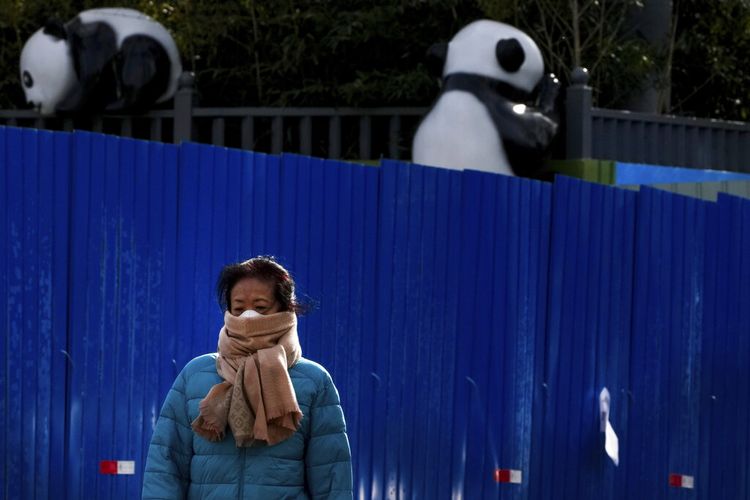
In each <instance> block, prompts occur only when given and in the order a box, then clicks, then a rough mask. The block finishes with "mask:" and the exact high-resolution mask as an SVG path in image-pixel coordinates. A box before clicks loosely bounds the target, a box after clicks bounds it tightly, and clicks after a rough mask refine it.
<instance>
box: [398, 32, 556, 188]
mask: <svg viewBox="0 0 750 500" xmlns="http://www.w3.org/2000/svg"><path fill="white" fill-rule="evenodd" d="M430 55H431V56H432V57H433V58H437V59H439V62H440V63H441V64H442V77H443V85H442V89H441V92H440V95H439V96H438V98H437V100H436V102H435V103H434V104H433V106H432V108H431V109H430V111H429V112H428V113H427V115H426V116H425V117H424V119H423V120H422V121H421V122H420V124H419V127H418V128H417V132H416V134H415V136H414V140H413V144H412V161H413V162H414V163H419V164H422V165H432V166H439V167H448V168H453V169H459V170H460V169H472V170H480V171H485V172H494V173H499V174H505V175H517V176H524V177H531V176H534V174H535V173H536V171H537V170H538V169H539V167H540V166H541V165H540V164H541V161H542V159H543V156H544V155H545V154H546V151H547V149H548V147H549V145H550V143H551V142H552V139H553V138H554V135H555V133H556V132H557V118H556V116H555V113H554V101H555V99H556V97H557V93H558V89H559V83H558V81H557V79H556V78H555V77H554V75H551V74H550V75H546V76H545V75H544V62H543V60H542V54H541V52H540V50H539V48H538V47H537V45H536V44H535V43H534V41H533V40H532V39H531V38H530V37H529V36H528V35H526V34H525V33H524V32H522V31H520V30H519V29H517V28H515V27H513V26H510V25H508V24H504V23H500V22H497V21H491V20H478V21H474V22H472V23H470V24H468V25H467V26H465V27H464V28H463V29H461V30H460V31H459V32H458V33H457V34H456V35H455V36H454V37H453V38H452V39H451V41H450V42H449V43H448V44H447V45H446V44H436V45H433V46H432V47H431V48H430Z"/></svg>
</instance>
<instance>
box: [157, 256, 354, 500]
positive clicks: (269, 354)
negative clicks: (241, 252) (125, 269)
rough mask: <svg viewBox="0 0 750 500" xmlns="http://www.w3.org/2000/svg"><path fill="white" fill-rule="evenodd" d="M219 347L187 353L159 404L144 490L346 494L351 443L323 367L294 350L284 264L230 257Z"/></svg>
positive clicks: (186, 494)
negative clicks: (195, 354) (189, 355)
mask: <svg viewBox="0 0 750 500" xmlns="http://www.w3.org/2000/svg"><path fill="white" fill-rule="evenodd" d="M217 291H218V295H219V303H220V305H221V306H222V310H224V311H225V313H224V327H223V328H222V329H221V330H220V332H219V341H218V352H217V353H212V354H205V355H203V356H199V357H197V358H195V359H193V360H192V361H190V362H189V363H188V364H187V365H186V366H185V368H183V370H182V372H181V373H180V374H179V375H178V377H177V379H176V380H175V382H174V384H173V385H172V388H171V390H170V391H169V394H167V398H166V400H165V402H164V405H163V407H162V410H161V415H160V416H159V420H158V421H157V423H156V428H155V429H154V435H153V437H152V438H151V444H150V446H149V450H148V458H147V460H146V471H145V475H144V480H143V498H169V499H172V498H174V499H177V498H216V499H225V498H254V499H264V500H265V499H274V498H337V499H338V498H351V497H352V472H351V454H350V451H349V441H348V439H347V436H346V426H345V423H344V415H343V413H342V411H341V406H340V403H339V396H338V392H337V390H336V387H335V386H334V385H333V381H332V380H331V377H330V375H329V374H328V372H326V370H325V369H324V368H323V367H322V366H320V365H318V364H316V363H314V362H312V361H309V360H307V359H305V358H302V357H301V349H300V345H299V341H298V338H297V328H296V327H297V315H296V313H297V312H298V311H299V304H298V302H297V301H296V298H295V294H294V281H293V280H292V277H291V276H290V275H289V272H288V271H287V270H286V269H284V268H283V267H282V266H281V265H279V264H278V263H277V262H276V261H274V260H273V259H272V258H269V257H256V258H253V259H250V260H248V261H245V262H242V263H239V264H231V265H228V266H226V267H224V269H223V270H222V272H221V275H220V277H219V281H218V285H217Z"/></svg>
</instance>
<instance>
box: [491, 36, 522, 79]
mask: <svg viewBox="0 0 750 500" xmlns="http://www.w3.org/2000/svg"><path fill="white" fill-rule="evenodd" d="M495 57H496V58H497V62H498V63H499V64H500V67H501V68H503V69H504V70H505V71H507V72H508V73H515V72H516V71H518V68H520V67H521V65H522V64H523V62H524V61H525V60H526V53H525V52H524V51H523V47H521V44H520V43H519V42H518V40H516V39H515V38H505V39H502V40H500V41H498V42H497V45H495Z"/></svg>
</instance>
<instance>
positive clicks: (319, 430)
mask: <svg viewBox="0 0 750 500" xmlns="http://www.w3.org/2000/svg"><path fill="white" fill-rule="evenodd" d="M305 474H306V480H307V489H308V491H309V492H310V496H311V497H312V498H313V499H327V500H330V499H337V500H338V499H349V498H352V457H351V451H350V449H349V439H348V438H347V436H346V423H345V422H344V412H343V411H342V410H341V403H340V401H339V393H338V391H337V390H336V387H335V386H334V385H333V381H332V380H331V377H330V375H328V373H326V374H325V381H324V383H323V386H322V387H321V388H319V390H318V393H317V394H316V397H315V399H314V401H313V405H312V407H311V408H310V439H309V441H308V444H307V450H306V454H305Z"/></svg>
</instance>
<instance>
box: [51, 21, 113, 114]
mask: <svg viewBox="0 0 750 500" xmlns="http://www.w3.org/2000/svg"><path fill="white" fill-rule="evenodd" d="M67 30H68V36H69V38H68V40H69V42H68V43H69V44H70V52H71V54H72V56H73V66H74V68H75V72H76V75H77V76H78V85H76V86H74V88H73V90H71V92H70V93H69V94H68V95H67V96H66V97H65V99H63V100H62V102H61V103H60V104H59V105H58V107H57V109H58V111H75V110H77V109H81V108H83V107H85V106H86V105H87V103H88V102H89V101H90V100H91V99H92V97H94V96H95V94H96V93H97V90H99V89H100V88H101V87H102V86H106V85H108V84H111V75H107V74H106V73H108V71H107V68H108V67H110V66H111V64H112V62H113V60H114V58H115V57H116V55H117V37H116V35H115V32H114V30H113V29H112V28H111V27H110V26H109V25H107V24H105V23H82V22H81V21H80V19H78V18H76V19H74V20H73V21H71V23H70V24H69V25H68V26H67Z"/></svg>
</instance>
